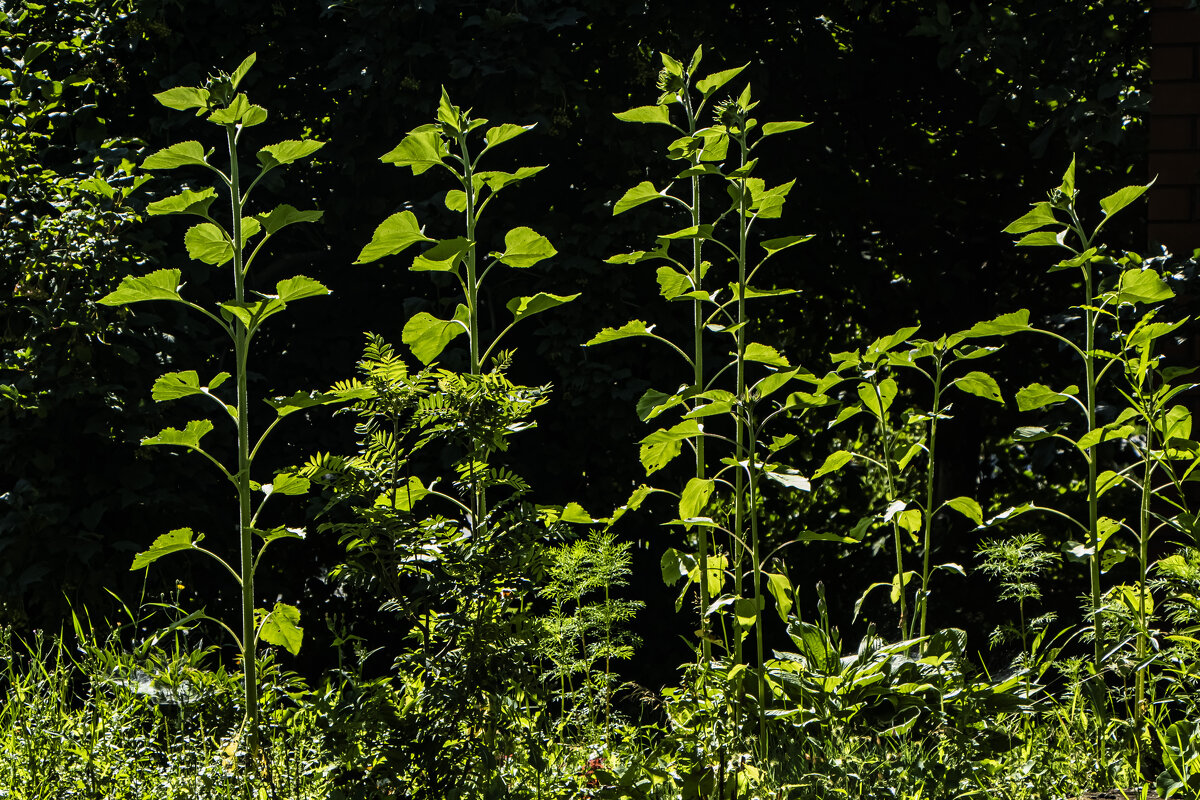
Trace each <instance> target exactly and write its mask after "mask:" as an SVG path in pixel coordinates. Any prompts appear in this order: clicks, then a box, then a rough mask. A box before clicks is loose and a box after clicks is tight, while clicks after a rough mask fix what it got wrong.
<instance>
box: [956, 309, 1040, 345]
mask: <svg viewBox="0 0 1200 800" xmlns="http://www.w3.org/2000/svg"><path fill="white" fill-rule="evenodd" d="M1030 330H1033V328H1032V327H1030V325H1029V311H1028V310H1026V309H1021V310H1020V311H1014V312H1012V313H1011V314H1001V315H1000V316H998V317H996V318H995V319H993V320H991V321H989V322H976V323H975V324H974V325H972V326H971V327H970V328H969V329H968V330H966V331H963V336H964V337H965V338H968V339H975V338H978V337H980V336H1008V335H1009V334H1013V333H1019V332H1021V331H1030Z"/></svg>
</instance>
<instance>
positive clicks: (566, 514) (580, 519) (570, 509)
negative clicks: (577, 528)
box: [558, 501, 598, 525]
mask: <svg viewBox="0 0 1200 800" xmlns="http://www.w3.org/2000/svg"><path fill="white" fill-rule="evenodd" d="M558 518H559V520H561V521H562V522H570V523H572V524H575V525H591V524H592V523H594V522H597V521H598V520H596V519H594V518H593V517H592V515H591V514H589V513H588V512H587V510H586V509H585V508H584V507H583V506H581V505H579V503H576V502H574V501H572V502H570V503H567V505H566V507H565V508H563V510H562V514H560V515H559V517H558Z"/></svg>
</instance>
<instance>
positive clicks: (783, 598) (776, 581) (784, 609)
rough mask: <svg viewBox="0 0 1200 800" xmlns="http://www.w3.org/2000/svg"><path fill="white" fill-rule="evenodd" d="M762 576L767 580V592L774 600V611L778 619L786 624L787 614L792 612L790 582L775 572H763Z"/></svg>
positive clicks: (784, 576)
mask: <svg viewBox="0 0 1200 800" xmlns="http://www.w3.org/2000/svg"><path fill="white" fill-rule="evenodd" d="M763 576H764V577H766V579H767V591H769V592H770V593H771V596H772V597H774V598H775V610H776V611H778V612H779V618H780V619H781V620H783V621H784V622H787V621H788V614H789V613H791V611H792V582H791V581H789V580H788V577H787V576H786V575H780V574H779V573H777V572H764V573H763Z"/></svg>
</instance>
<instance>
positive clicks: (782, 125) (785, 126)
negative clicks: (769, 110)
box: [762, 121, 812, 136]
mask: <svg viewBox="0 0 1200 800" xmlns="http://www.w3.org/2000/svg"><path fill="white" fill-rule="evenodd" d="M809 125H812V123H811V122H798V121H788V122H768V123H766V124H764V125H763V126H762V135H763V136H774V135H775V134H777V133H788V132H790V131H798V130H800V129H801V128H807V127H808V126H809Z"/></svg>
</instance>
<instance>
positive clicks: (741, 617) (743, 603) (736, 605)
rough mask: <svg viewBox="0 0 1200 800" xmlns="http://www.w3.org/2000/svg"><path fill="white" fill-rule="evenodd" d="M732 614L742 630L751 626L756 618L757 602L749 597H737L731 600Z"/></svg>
mask: <svg viewBox="0 0 1200 800" xmlns="http://www.w3.org/2000/svg"><path fill="white" fill-rule="evenodd" d="M733 616H734V618H735V619H736V620H737V624H738V627H739V628H741V629H742V630H746V629H747V628H753V627H754V623H755V622H756V621H757V620H758V603H756V602H754V599H753V598H750V597H739V598H738V599H737V600H735V601H734V602H733Z"/></svg>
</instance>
